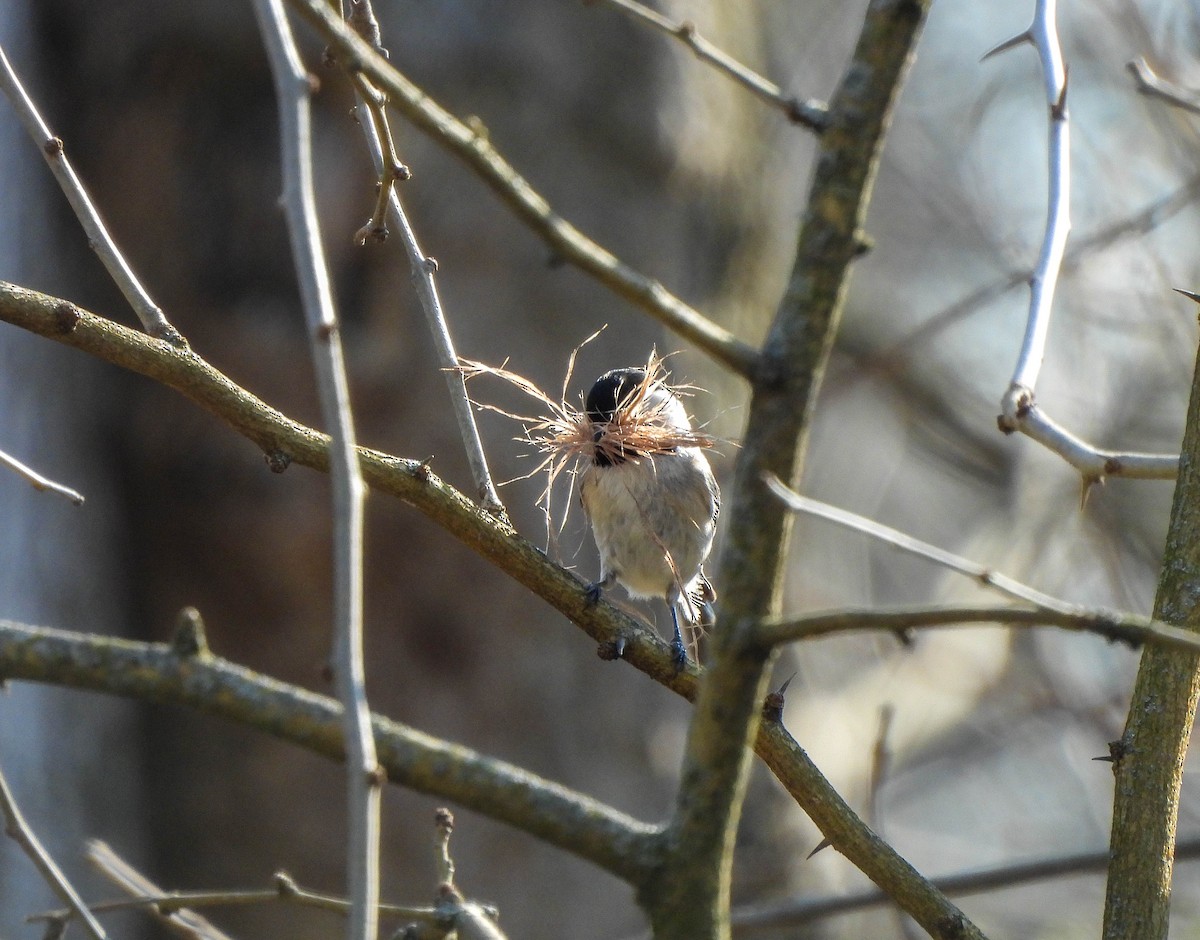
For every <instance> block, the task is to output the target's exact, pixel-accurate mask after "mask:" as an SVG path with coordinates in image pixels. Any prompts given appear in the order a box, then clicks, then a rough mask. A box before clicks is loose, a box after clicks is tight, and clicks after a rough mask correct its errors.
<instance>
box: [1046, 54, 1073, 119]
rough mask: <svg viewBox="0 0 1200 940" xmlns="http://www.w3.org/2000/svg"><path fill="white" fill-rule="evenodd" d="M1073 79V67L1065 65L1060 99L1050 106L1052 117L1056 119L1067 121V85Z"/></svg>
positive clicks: (1059, 93) (1059, 94)
mask: <svg viewBox="0 0 1200 940" xmlns="http://www.w3.org/2000/svg"><path fill="white" fill-rule="evenodd" d="M1070 80H1071V67H1070V66H1069V65H1064V66H1063V83H1062V88H1061V89H1060V90H1059V92H1058V100H1057V101H1055V102H1054V104H1052V105H1051V106H1050V117H1051V119H1052V120H1055V121H1065V120H1066V119H1067V85H1068V84H1070Z"/></svg>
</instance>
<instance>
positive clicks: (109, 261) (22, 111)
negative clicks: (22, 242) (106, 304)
mask: <svg viewBox="0 0 1200 940" xmlns="http://www.w3.org/2000/svg"><path fill="white" fill-rule="evenodd" d="M0 91H2V92H3V93H4V95H5V96H6V97H7V98H8V100H9V103H11V104H12V106H13V109H14V110H15V111H16V112H17V117H18V118H20V119H21V123H22V124H24V125H25V130H26V131H28V132H29V136H30V137H32V138H33V140H34V142H35V143H36V144H37V145H38V148H39V149H40V150H41V151H42V156H43V157H45V158H46V163H47V164H49V166H50V171H51V172H52V173H53V174H54V178H55V179H56V180H57V181H58V185H59V186H60V187H61V188H62V191H63V193H64V194H65V195H66V197H67V201H68V202H70V204H71V208H72V209H74V210H75V215H76V217H77V218H78V219H79V224H80V225H81V226H83V230H84V232H85V233H86V234H87V237H88V245H89V246H90V247H91V249H92V250H93V251H94V252H96V255H97V256H98V257H99V258H100V260H101V261H102V262H103V264H104V267H105V268H106V269H107V270H108V273H109V276H110V277H112V279H113V280H114V281H115V282H116V284H117V287H118V288H120V290H121V293H122V294H124V295H125V299H126V300H127V301H129V305H130V306H131V307H133V311H134V313H136V314H137V316H138V319H139V320H141V322H142V328H143V329H145V331H146V332H147V333H149V334H150V335H151V336H155V337H158V338H159V339H164V340H166V341H167V342H169V343H172V344H174V345H176V346H181V345H183V344H184V339H183V337H182V336H181V335H180V333H179V331H178V330H177V329H175V327H173V326H171V324H170V323H168V322H167V318H166V316H165V315H164V314H163V312H162V309H161V308H160V307H159V306H158V305H157V304H156V303H155V302H154V301H153V300H152V299H151V298H150V294H149V293H148V292H147V291H146V288H144V287H143V286H142V284H141V282H140V281H139V280H138V279H137V275H136V274H134V273H133V268H131V267H130V266H129V262H127V261H126V260H125V257H124V255H122V254H121V251H120V249H119V248H117V244H116V242H114V241H113V239H112V236H111V235H109V233H108V229H107V228H105V226H104V222H103V220H102V219H101V218H100V213H99V212H97V211H96V207H95V206H94V205H93V204H92V200H91V197H90V196H89V195H88V193H87V190H86V189H84V187H83V183H81V182H80V181H79V177H78V176H76V175H75V169H74V167H72V166H71V162H70V161H69V160H68V159H67V154H66V150H65V148H64V147H63V142H62V139H61V138H59V137H55V136H54V134H53V133H51V131H50V128H49V127H47V125H46V122H45V121H44V120H42V116H41V114H39V113H38V110H37V106H36V105H35V104H34V103H33V99H32V98H30V97H29V94H28V93H27V92H26V91H25V88H24V87H23V86H22V85H21V80H20V78H18V77H17V73H16V71H15V70H14V69H13V67H12V64H11V63H10V62H9V61H8V57H7V56H6V55H5V54H4V50H3V48H0Z"/></svg>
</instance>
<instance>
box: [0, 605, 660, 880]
mask: <svg viewBox="0 0 1200 940" xmlns="http://www.w3.org/2000/svg"><path fill="white" fill-rule="evenodd" d="M0 677H3V678H5V679H30V680H34V681H39V682H55V683H58V684H61V685H68V686H71V687H74V688H78V689H91V690H93V691H97V692H108V693H111V694H114V695H121V696H125V697H128V698H137V699H141V700H143V701H150V702H164V703H170V704H178V705H187V706H189V707H192V708H195V709H197V710H198V711H202V712H205V713H206V714H209V715H215V716H218V717H221V718H228V719H231V720H233V721H237V722H239V723H241V724H245V725H248V726H250V727H253V728H257V729H258V730H260V731H263V732H265V733H267V734H270V735H273V736H274V737H276V738H279V739H280V740H284V741H290V742H291V743H293V744H297V745H299V746H301V747H304V748H308V749H309V750H311V751H314V752H316V753H318V754H323V755H324V756H326V757H330V758H333V759H335V760H343V759H344V758H345V749H344V747H343V737H342V707H341V705H340V704H339V703H338V702H337V701H335V700H334V699H331V698H328V697H326V696H323V695H317V694H315V693H313V692H308V691H306V690H304V689H301V688H298V687H296V686H293V685H288V684H287V683H284V682H279V681H277V680H275V679H271V678H269V677H267V676H263V675H260V674H258V673H255V672H253V671H251V670H249V669H246V668H244V667H241V666H237V665H235V664H233V663H231V662H229V661H227V660H224V659H221V658H220V657H217V656H213V655H212V654H211V653H208V652H207V650H201V651H200V652H199V653H198V654H197V655H193V656H185V655H181V654H180V653H179V652H178V651H177V650H176V648H175V647H174V646H172V645H170V644H166V643H135V642H131V641H128V640H118V639H113V638H111V637H104V636H94V635H90V634H84V633H71V632H67V631H65V630H51V629H47V628H41V627H30V626H26V625H24V624H19V623H13V622H11V621H7V620H0ZM372 724H373V728H374V732H375V741H376V744H377V747H378V749H379V762H380V764H381V765H382V766H383V767H384V768H385V769H386V771H387V777H388V780H390V781H391V782H393V783H398V784H401V785H403V786H406V787H409V788H411V789H413V790H416V791H418V792H420V793H428V794H432V795H434V796H438V797H440V798H443V799H447V800H453V801H454V802H456V803H458V804H460V805H462V806H465V807H467V808H468V809H473V810H475V811H477V812H479V813H482V814H483V815H485V816H489V817H491V818H493V819H498V820H500V821H501V822H505V823H508V824H510V825H512V826H515V827H516V828H518V829H521V830H523V831H525V832H528V833H530V834H532V835H535V836H537V837H538V838H540V839H543V840H545V841H546V842H549V843H550V844H551V845H556V846H559V847H560V848H563V849H566V850H567V851H570V852H572V853H574V854H576V855H578V856H580V857H581V858H585V859H588V860H589V861H591V862H593V863H595V864H596V865H599V866H600V867H601V868H604V869H605V870H607V871H610V872H612V873H613V874H615V875H617V876H618V877H620V878H624V879H626V880H627V881H630V882H633V883H636V882H637V881H638V879H640V878H641V877H642V876H643V875H644V872H645V870H646V865H647V863H646V859H647V857H648V855H649V848H650V847H651V846H652V844H653V843H654V842H655V840H656V838H657V832H658V830H657V829H655V828H654V827H652V826H649V825H646V824H644V823H641V822H638V821H637V820H635V819H633V818H631V817H629V816H626V815H625V814H623V813H619V812H617V811H616V810H613V809H611V808H609V807H607V806H605V805H603V804H601V803H598V802H596V801H595V800H592V799H590V798H588V797H586V796H583V795H582V794H578V793H575V792H573V791H571V790H568V789H567V788H566V787H563V786H560V785H558V784H556V783H552V782H550V781H548V780H543V779H541V778H539V777H537V776H535V775H534V774H531V773H529V772H528V771H526V770H523V769H521V768H519V767H514V766H513V765H511V764H506V763H504V762H503V761H499V760H494V759H492V758H489V757H485V756H483V755H482V754H478V753H476V752H475V751H472V750H470V749H469V748H465V747H460V746H459V745H457V744H452V743H449V742H446V741H441V740H439V739H437V738H434V737H431V736H429V735H427V734H422V733H421V732H419V731H415V730H413V729H411V728H408V727H405V726H404V725H401V724H399V723H398V722H394V721H391V720H389V719H387V718H384V717H381V716H379V715H375V716H373V717H372Z"/></svg>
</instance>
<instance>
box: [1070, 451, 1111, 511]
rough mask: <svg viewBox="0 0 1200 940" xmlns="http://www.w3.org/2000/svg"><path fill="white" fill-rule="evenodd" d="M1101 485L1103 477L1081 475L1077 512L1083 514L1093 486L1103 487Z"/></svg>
mask: <svg viewBox="0 0 1200 940" xmlns="http://www.w3.org/2000/svg"><path fill="white" fill-rule="evenodd" d="M1113 462H1114V463H1116V461H1113ZM1118 465H1119V464H1118ZM1107 466H1108V464H1105V467H1106V468H1107ZM1103 485H1104V477H1103V476H1095V475H1088V474H1086V473H1085V474H1083V476H1081V477H1080V489H1079V511H1080V512H1083V511H1084V509H1086V508H1087V501H1088V496H1090V495H1091V492H1092V487H1093V486H1103Z"/></svg>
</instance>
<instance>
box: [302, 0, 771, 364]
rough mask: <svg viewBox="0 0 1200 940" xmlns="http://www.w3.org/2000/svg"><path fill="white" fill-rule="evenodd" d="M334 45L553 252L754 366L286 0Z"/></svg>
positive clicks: (311, 14) (362, 52)
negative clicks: (458, 159) (459, 160)
mask: <svg viewBox="0 0 1200 940" xmlns="http://www.w3.org/2000/svg"><path fill="white" fill-rule="evenodd" d="M287 2H288V3H289V4H290V5H291V6H292V7H293V9H295V10H296V11H297V12H298V13H300V14H301V15H302V16H303V17H304V18H305V19H306V20H307V21H308V22H309V23H311V24H312V25H313V27H314V28H315V29H316V30H317V31H318V32H319V33H320V34H321V36H322V38H323V39H324V40H325V41H326V42H328V43H329V44H330V45H331V46H332V47H333V48H334V49H336V50H337V53H338V56H339V59H340V61H341V63H342V65H343V66H344V67H345V68H347V69H349V70H351V71H361V72H362V73H363V74H364V75H366V76H367V77H369V78H370V79H371V81H372V83H374V84H375V86H376V87H377V88H379V89H380V90H381V91H383V92H385V93H386V94H387V96H388V103H389V104H390V105H392V106H393V107H395V108H397V109H399V110H400V111H401V112H402V113H403V114H404V115H405V117H407V118H408V119H409V120H410V121H412V122H413V124H415V125H416V126H417V127H418V128H420V129H421V130H422V131H424V132H425V133H427V134H429V136H430V137H431V138H432V139H433V140H434V141H435V142H436V143H438V144H440V145H442V146H444V147H446V148H447V149H448V150H449V151H450V152H451V153H453V154H454V155H455V156H457V157H459V158H460V159H461V160H463V162H464V163H466V164H467V166H468V167H470V168H471V169H472V170H473V171H475V173H476V174H477V175H478V176H479V177H480V179H482V180H483V181H484V182H485V183H486V184H487V185H488V186H489V187H491V189H492V191H493V192H495V193H496V194H497V195H498V196H499V197H500V198H501V200H502V201H503V202H504V203H505V204H506V205H507V206H508V207H509V208H510V209H512V210H513V212H514V213H515V214H516V215H517V216H518V218H520V219H521V220H522V221H523V222H525V224H527V225H528V226H529V227H530V228H532V229H533V230H534V232H535V233H537V234H538V235H539V236H540V237H541V238H542V239H543V240H544V241H545V242H546V244H547V245H549V246H550V248H551V249H552V250H553V251H554V252H555V254H556V256H558V257H560V258H562V260H564V261H567V262H570V263H571V264H574V265H576V266H577V267H578V268H580V269H581V270H582V271H585V272H586V273H588V274H590V275H591V276H592V277H594V278H596V279H597V280H598V281H599V282H600V283H602V284H604V285H605V286H606V287H608V288H610V289H611V290H612V291H614V292H615V293H617V294H619V295H620V296H621V297H623V298H625V299H626V300H627V301H629V302H630V303H632V304H634V306H636V307H639V308H640V309H642V310H644V311H645V312H647V313H649V314H650V315H651V316H652V317H654V318H655V319H656V320H658V321H659V322H661V323H662V324H664V325H665V326H666V327H668V328H669V329H671V330H674V331H675V332H676V333H678V334H679V336H681V337H682V338H683V339H685V340H687V341H688V342H689V343H691V344H693V345H694V346H696V348H698V349H700V350H701V351H703V352H705V353H707V354H708V355H709V356H711V357H712V358H713V359H715V360H716V361H717V362H720V363H722V364H723V365H725V366H727V367H728V368H730V369H732V370H733V371H734V372H736V373H737V374H739V375H742V376H749V375H751V374H752V373H753V372H754V369H755V368H756V366H757V361H758V359H757V357H758V354H757V352H756V350H755V349H754V347H753V346H750V345H749V344H748V343H745V342H743V341H742V340H740V339H738V338H737V337H735V336H734V335H733V334H732V333H730V332H729V331H728V330H726V329H724V328H723V327H721V326H719V325H717V324H716V323H713V322H712V321H711V320H708V319H706V318H705V317H704V316H702V315H701V314H700V313H699V312H697V311H696V310H695V309H693V308H692V307H690V306H688V305H687V304H685V303H684V302H683V301H682V300H680V299H679V298H678V297H676V296H675V295H673V294H672V293H671V292H670V291H668V290H667V289H666V288H665V287H663V285H662V284H661V283H659V282H658V281H657V280H655V279H654V278H650V277H647V276H646V275H644V274H641V273H640V272H638V271H635V270H634V269H633V268H631V267H630V266H629V265H627V264H625V263H624V262H622V261H621V260H620V259H618V258H617V257H616V256H614V255H613V254H612V253H611V252H609V251H608V250H607V249H605V248H602V247H601V246H600V245H598V244H596V243H595V242H594V241H592V240H591V239H590V238H588V237H587V236H586V235H584V234H583V233H582V232H580V231H579V230H578V229H577V228H575V227H574V226H573V225H571V224H570V223H569V222H567V221H566V220H565V219H563V218H562V217H561V216H560V215H558V214H557V213H556V212H554V210H553V209H552V208H551V206H550V204H549V203H548V202H547V201H546V199H545V198H544V197H543V196H542V195H541V194H540V193H538V192H537V191H536V190H535V189H534V188H533V187H532V186H530V184H529V182H528V181H527V180H526V179H524V178H523V177H522V176H521V175H520V174H519V173H517V171H516V170H515V169H514V168H513V167H512V165H511V164H509V163H508V162H507V161H506V160H505V159H504V158H503V157H502V156H501V155H500V153H499V152H498V151H497V150H496V148H495V147H493V146H492V145H491V143H490V142H489V141H488V139H487V131H486V129H484V128H483V126H482V125H481V124H480V123H479V122H472V126H470V127H468V126H467V125H466V124H464V123H463V122H462V121H460V120H458V119H457V118H455V117H454V116H453V115H452V114H450V113H449V112H448V111H446V110H445V109H444V108H442V107H441V106H440V105H438V104H437V103H436V102H435V101H434V100H433V99H432V98H430V96H429V95H428V94H426V93H425V92H424V91H422V90H421V89H420V88H418V87H417V86H416V85H414V84H413V83H412V82H410V81H409V80H408V79H407V78H405V77H404V76H403V75H401V74H400V73H399V72H397V71H396V69H395V68H393V67H392V66H391V65H390V64H389V63H388V62H387V60H386V59H384V58H383V57H382V56H380V55H379V54H378V53H377V52H376V51H375V50H374V49H372V48H371V47H370V45H368V44H367V43H366V42H364V41H363V40H362V39H361V38H360V37H359V36H358V35H357V34H356V33H355V32H354V31H353V30H352V29H350V28H349V27H348V26H346V25H345V24H344V23H343V22H342V21H341V20H340V19H338V17H337V16H336V15H335V14H334V13H333V12H332V11H331V10H330V8H329V6H328V4H327V3H325V2H324V0H287Z"/></svg>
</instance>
